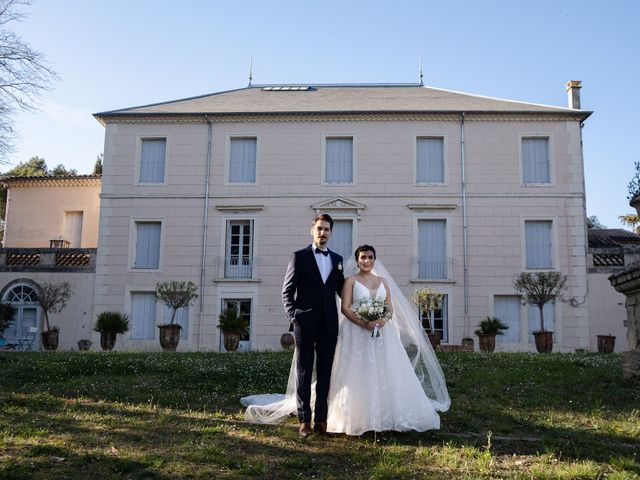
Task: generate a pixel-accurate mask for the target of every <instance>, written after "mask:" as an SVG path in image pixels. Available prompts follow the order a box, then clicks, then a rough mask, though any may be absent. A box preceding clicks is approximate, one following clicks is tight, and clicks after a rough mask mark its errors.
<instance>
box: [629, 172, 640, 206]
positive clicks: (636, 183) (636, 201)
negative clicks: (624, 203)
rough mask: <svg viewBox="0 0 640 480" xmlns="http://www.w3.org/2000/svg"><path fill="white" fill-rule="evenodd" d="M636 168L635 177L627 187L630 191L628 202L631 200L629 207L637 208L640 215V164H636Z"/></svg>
mask: <svg viewBox="0 0 640 480" xmlns="http://www.w3.org/2000/svg"><path fill="white" fill-rule="evenodd" d="M634 166H635V171H634V173H633V177H631V181H630V182H629V185H628V186H627V190H628V191H629V195H627V200H629V205H631V206H632V207H633V208H635V209H636V211H637V213H638V214H639V215H640V162H634Z"/></svg>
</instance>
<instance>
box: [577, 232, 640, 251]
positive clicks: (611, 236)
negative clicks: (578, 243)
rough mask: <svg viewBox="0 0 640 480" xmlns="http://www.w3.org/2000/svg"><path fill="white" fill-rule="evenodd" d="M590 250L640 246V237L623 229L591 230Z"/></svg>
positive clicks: (589, 235)
mask: <svg viewBox="0 0 640 480" xmlns="http://www.w3.org/2000/svg"><path fill="white" fill-rule="evenodd" d="M587 234H588V237H589V248H598V247H600V248H608V247H620V246H622V245H636V244H640V235H638V234H637V233H633V232H630V231H629V230H624V229H622V228H589V229H588V230H587Z"/></svg>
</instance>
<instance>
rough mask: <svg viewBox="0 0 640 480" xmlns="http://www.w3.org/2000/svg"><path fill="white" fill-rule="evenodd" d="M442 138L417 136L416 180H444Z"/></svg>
mask: <svg viewBox="0 0 640 480" xmlns="http://www.w3.org/2000/svg"><path fill="white" fill-rule="evenodd" d="M443 141H444V140H443V139H442V138H418V140H417V145H416V157H417V158H416V162H417V165H416V180H417V181H418V183H442V182H444V149H443Z"/></svg>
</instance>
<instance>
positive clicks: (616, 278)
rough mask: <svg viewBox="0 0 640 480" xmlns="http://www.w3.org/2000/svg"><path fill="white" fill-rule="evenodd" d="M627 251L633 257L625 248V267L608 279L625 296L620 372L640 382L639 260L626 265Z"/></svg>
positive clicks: (629, 378)
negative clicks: (624, 345) (624, 344)
mask: <svg viewBox="0 0 640 480" xmlns="http://www.w3.org/2000/svg"><path fill="white" fill-rule="evenodd" d="M627 253H629V254H630V255H629V258H633V256H634V253H636V252H631V251H629V252H627V251H626V249H625V269H624V270H623V271H621V272H618V273H614V274H613V275H611V276H610V277H609V281H610V282H611V285H612V286H613V288H615V289H616V290H617V291H618V292H620V293H622V294H624V296H625V297H626V299H625V307H626V309H627V321H626V325H627V342H628V344H629V350H628V351H626V352H624V353H623V354H622V374H623V376H624V378H625V379H626V380H630V381H633V382H638V383H640V261H635V262H633V263H631V264H629V265H626V263H627V261H626V259H627V258H628V257H627Z"/></svg>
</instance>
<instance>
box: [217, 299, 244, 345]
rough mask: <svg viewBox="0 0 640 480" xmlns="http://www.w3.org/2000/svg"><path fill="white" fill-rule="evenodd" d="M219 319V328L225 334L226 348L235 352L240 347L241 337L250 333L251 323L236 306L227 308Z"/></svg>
mask: <svg viewBox="0 0 640 480" xmlns="http://www.w3.org/2000/svg"><path fill="white" fill-rule="evenodd" d="M218 320H219V323H218V328H219V329H220V331H221V332H222V334H223V335H224V348H225V349H226V350H227V351H228V352H235V351H236V350H237V349H238V345H239V343H240V337H243V336H244V335H246V334H247V333H249V323H248V322H247V321H246V320H245V319H244V317H243V316H242V315H241V314H240V313H238V310H237V309H236V307H229V308H226V309H225V310H224V311H223V312H222V313H221V314H220V316H219V317H218Z"/></svg>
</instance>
